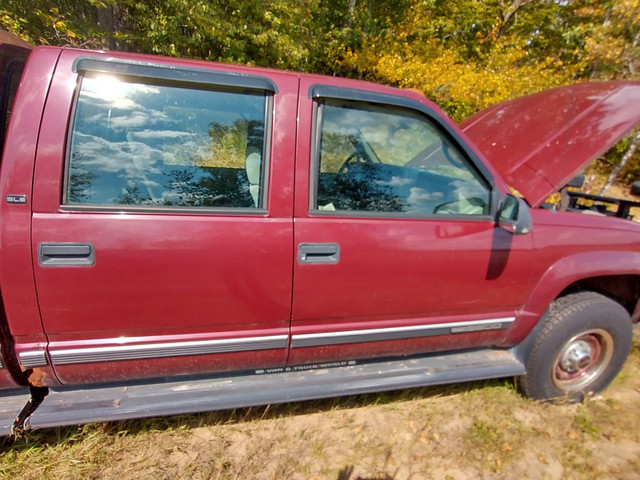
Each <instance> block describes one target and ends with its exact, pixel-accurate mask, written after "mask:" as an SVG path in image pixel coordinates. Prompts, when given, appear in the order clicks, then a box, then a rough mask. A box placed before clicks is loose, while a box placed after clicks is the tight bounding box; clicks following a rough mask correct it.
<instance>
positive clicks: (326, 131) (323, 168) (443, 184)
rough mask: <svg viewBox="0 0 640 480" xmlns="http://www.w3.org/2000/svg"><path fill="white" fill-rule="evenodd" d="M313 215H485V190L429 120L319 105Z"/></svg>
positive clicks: (392, 111)
mask: <svg viewBox="0 0 640 480" xmlns="http://www.w3.org/2000/svg"><path fill="white" fill-rule="evenodd" d="M317 112H318V121H317V125H318V127H317V128H319V129H320V131H319V132H318V136H317V138H318V145H317V146H316V157H317V158H316V159H317V172H316V173H317V184H316V189H315V191H316V196H315V198H314V199H312V208H313V209H316V210H323V211H346V212H380V213H399V214H405V215H407V214H408V215H419V216H421V215H438V214H454V215H487V214H488V213H489V205H490V203H489V198H490V188H489V186H488V184H487V182H486V181H485V180H484V178H482V177H481V176H480V175H479V174H478V173H477V171H476V170H475V168H474V167H473V166H472V165H471V163H470V162H469V161H468V160H467V159H466V158H465V157H464V156H463V155H462V154H461V152H460V151H459V150H458V149H457V148H456V147H455V146H454V145H453V143H452V142H451V141H450V140H449V139H448V138H447V137H445V136H444V135H443V134H442V133H441V131H440V130H439V129H438V128H437V127H436V126H435V124H433V123H432V122H431V121H430V120H429V119H428V118H427V117H425V116H424V115H422V114H421V113H418V112H414V111H410V110H406V109H402V108H396V107H390V106H389V107H388V106H378V105H370V104H360V103H356V102H338V101H325V102H323V103H321V104H319V105H318V109H317Z"/></svg>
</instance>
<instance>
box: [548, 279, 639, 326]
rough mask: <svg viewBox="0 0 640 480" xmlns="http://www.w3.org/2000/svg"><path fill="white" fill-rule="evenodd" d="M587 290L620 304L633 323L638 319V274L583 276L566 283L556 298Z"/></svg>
mask: <svg viewBox="0 0 640 480" xmlns="http://www.w3.org/2000/svg"><path fill="white" fill-rule="evenodd" d="M580 290H583V291H584V290H587V291H591V292H596V293H600V294H601V295H604V296H605V297H608V298H610V299H612V300H614V301H616V302H618V303H619V304H620V305H622V306H623V307H624V308H625V309H626V310H627V312H629V315H631V316H632V320H633V321H634V323H636V322H638V320H640V311H638V310H639V309H638V301H639V300H640V275H599V276H594V277H588V278H583V279H580V280H577V281H575V282H573V283H572V284H570V285H568V286H567V287H566V288H565V289H564V290H562V292H560V294H559V295H558V296H557V297H556V298H560V297H564V296H566V295H568V294H570V293H573V292H576V291H580Z"/></svg>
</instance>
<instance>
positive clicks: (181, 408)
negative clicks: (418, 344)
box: [0, 350, 525, 435]
mask: <svg viewBox="0 0 640 480" xmlns="http://www.w3.org/2000/svg"><path fill="white" fill-rule="evenodd" d="M336 365H337V366H336ZM271 371H275V372H276V373H269V372H271ZM523 373H525V367H524V365H523V364H522V362H521V361H520V360H518V359H517V358H516V357H515V356H514V354H513V353H512V352H511V351H508V350H476V351H471V352H462V353H452V354H441V355H429V356H424V357H417V358H416V357H412V358H403V359H394V360H389V361H375V362H367V363H364V362H363V363H355V362H336V363H329V364H321V365H311V366H303V367H292V368H289V369H272V370H265V373H249V374H244V375H237V376H224V377H221V376H218V377H209V378H198V379H189V380H185V379H172V380H171V381H166V382H155V383H137V384H129V385H123V384H118V385H116V386H114V385H110V386H104V387H85V388H78V387H75V388H58V389H52V390H51V393H50V394H49V396H47V397H46V398H45V399H44V401H43V402H42V405H41V406H40V407H39V408H38V409H37V410H36V411H35V413H33V415H31V416H30V417H29V418H27V420H26V421H25V424H24V427H25V430H35V429H39V428H48V427H60V426H66V425H78V424H82V423H93V422H105V421H114V420H125V419H133V418H144V417H156V416H164V415H177V414H184V413H200V412H206V411H212V410H225V409H234V408H244V407H252V406H257V405H267V404H275V403H285V402H298V401H303V400H311V399H319V398H330V397H339V396H344V395H355V394H362V393H371V392H378V391H384V390H399V389H404V388H410V387H421V386H427V385H439V384H447V383H457V382H465V381H472V380H484V379H491V378H501V377H510V376H516V375H522V374H523ZM19 398H20V400H16V399H15V398H11V397H5V398H0V421H4V420H5V417H6V416H7V415H3V413H5V412H6V411H7V408H6V407H9V408H15V410H13V413H12V414H11V415H9V417H10V419H11V421H10V422H9V423H8V424H7V425H4V423H5V422H3V424H2V425H1V426H0V435H8V434H9V432H10V427H11V423H12V421H13V419H14V417H15V415H16V414H17V412H18V411H19V410H20V408H21V407H22V405H24V401H26V399H28V396H25V395H24V394H22V395H20V396H19ZM21 402H22V403H21ZM14 404H15V405H14Z"/></svg>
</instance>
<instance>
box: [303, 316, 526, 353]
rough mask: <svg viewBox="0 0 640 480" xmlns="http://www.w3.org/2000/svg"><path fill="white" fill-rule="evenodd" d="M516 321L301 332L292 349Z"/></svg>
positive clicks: (490, 327) (494, 327) (461, 330)
mask: <svg viewBox="0 0 640 480" xmlns="http://www.w3.org/2000/svg"><path fill="white" fill-rule="evenodd" d="M514 321H515V317H504V318H492V319H487V320H472V321H469V322H450V323H435V324H430V325H413V326H408V327H392V328H372V329H365V330H346V331H342V332H324V333H308V334H297V335H293V336H292V338H291V348H303V347H319V346H327V345H342V344H345V343H363V342H377V341H384V340H402V339H409V338H420V337H433V336H439V335H450V334H455V333H469V332H480V331H485V330H504V329H506V328H509V326H511V324H512V323H513V322H514Z"/></svg>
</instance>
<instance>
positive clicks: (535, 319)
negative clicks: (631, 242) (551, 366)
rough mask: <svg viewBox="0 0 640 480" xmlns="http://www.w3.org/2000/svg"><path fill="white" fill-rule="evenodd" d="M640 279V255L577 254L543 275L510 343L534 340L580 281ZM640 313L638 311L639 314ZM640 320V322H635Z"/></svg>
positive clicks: (522, 313)
mask: <svg viewBox="0 0 640 480" xmlns="http://www.w3.org/2000/svg"><path fill="white" fill-rule="evenodd" d="M607 275H611V276H621V275H636V276H638V275H640V253H637V252H628V251H600V252H582V253H575V254H573V255H569V256H566V257H563V258H560V259H558V260H557V261H556V262H555V263H553V264H552V265H551V266H550V267H549V268H547V270H546V271H545V272H544V273H543V274H542V276H541V277H540V279H539V280H538V281H537V283H536V286H535V287H534V288H533V290H532V293H531V295H530V296H529V299H528V300H527V302H526V303H525V304H524V306H523V308H522V310H521V311H520V312H519V314H518V320H517V321H516V322H514V325H513V326H512V328H511V330H510V332H509V334H508V336H507V343H508V344H510V345H514V344H518V343H520V342H523V341H524V340H525V337H527V336H529V337H531V335H530V334H531V333H532V330H533V329H534V328H535V326H536V325H538V324H539V323H541V322H540V319H541V318H542V316H543V315H544V313H545V312H546V311H547V308H549V305H550V304H551V302H553V301H554V300H555V299H556V298H558V296H560V294H561V293H562V292H563V291H565V290H566V289H567V288H568V287H570V286H571V285H573V284H575V283H576V282H578V281H580V280H586V279H588V278H593V277H600V276H607ZM639 311H640V309H638V308H636V312H639ZM634 320H637V318H634Z"/></svg>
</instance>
